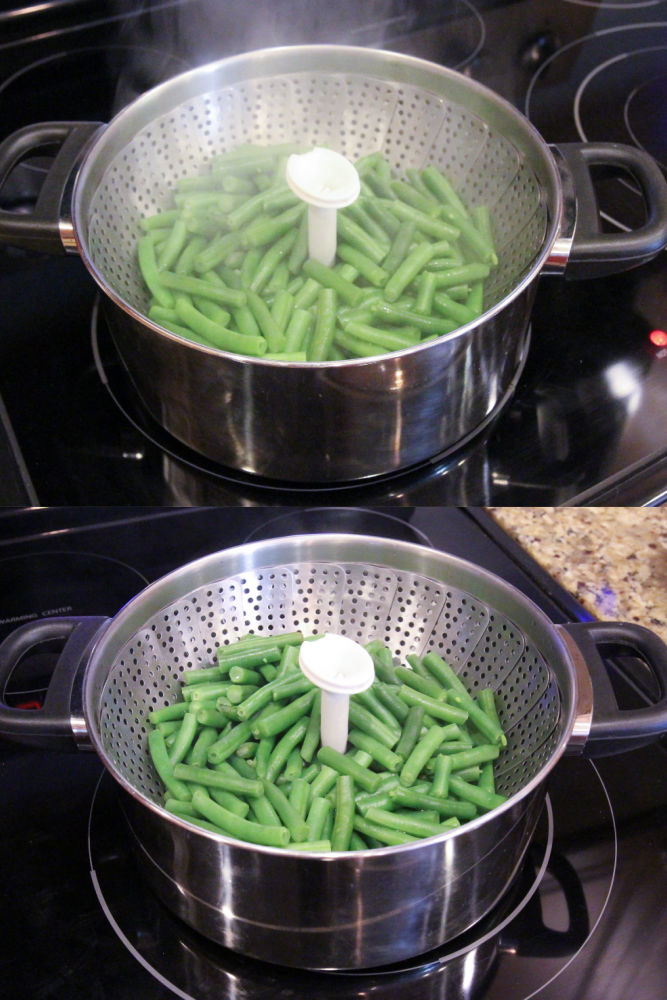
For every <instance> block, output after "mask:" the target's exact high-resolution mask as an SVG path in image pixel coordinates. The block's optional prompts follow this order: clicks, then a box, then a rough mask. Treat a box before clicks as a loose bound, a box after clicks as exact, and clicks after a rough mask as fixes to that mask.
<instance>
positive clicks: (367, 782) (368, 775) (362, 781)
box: [317, 746, 380, 792]
mask: <svg viewBox="0 0 667 1000" xmlns="http://www.w3.org/2000/svg"><path fill="white" fill-rule="evenodd" d="M317 759H318V760H319V761H320V763H321V764H326V766H327V767H331V768H333V769H334V770H335V771H337V772H338V774H346V775H349V776H350V777H351V778H354V781H355V784H358V785H360V786H361V787H362V788H364V789H365V790H366V791H368V792H374V791H375V790H376V788H377V786H378V783H379V781H380V775H379V774H377V773H376V772H374V771H369V770H368V768H367V767H363V766H362V765H361V764H359V763H357V761H356V760H354V759H353V758H352V757H350V756H349V755H348V754H343V753H340V751H338V750H334V748H333V747H329V746H322V747H320V749H319V750H318V751H317Z"/></svg>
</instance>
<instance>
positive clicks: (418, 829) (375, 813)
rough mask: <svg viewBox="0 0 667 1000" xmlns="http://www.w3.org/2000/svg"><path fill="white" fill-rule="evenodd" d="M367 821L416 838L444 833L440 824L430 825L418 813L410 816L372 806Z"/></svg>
mask: <svg viewBox="0 0 667 1000" xmlns="http://www.w3.org/2000/svg"><path fill="white" fill-rule="evenodd" d="M366 819H367V820H368V822H369V823H375V824H377V825H379V826H386V827H389V829H391V830H400V831H401V832H402V833H410V834H412V836H414V837H433V836H435V835H436V834H438V833H442V830H441V828H440V824H439V823H429V822H427V821H425V820H424V819H423V817H421V816H419V815H418V814H417V813H413V815H412V816H409V815H406V814H402V813H396V812H390V811H388V810H386V809H378V807H377V806H371V808H370V809H369V810H368V811H367V813H366Z"/></svg>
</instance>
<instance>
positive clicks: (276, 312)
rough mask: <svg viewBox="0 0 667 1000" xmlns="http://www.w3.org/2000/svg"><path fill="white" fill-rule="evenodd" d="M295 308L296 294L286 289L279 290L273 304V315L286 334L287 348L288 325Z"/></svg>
mask: <svg viewBox="0 0 667 1000" xmlns="http://www.w3.org/2000/svg"><path fill="white" fill-rule="evenodd" d="M293 308H294V296H293V295H291V294H290V293H289V292H288V291H286V290H280V291H278V292H277V293H276V297H275V298H274V300H273V303H272V305H271V315H272V316H273V318H274V320H275V323H276V326H277V327H278V329H279V330H280V332H281V333H282V334H285V348H287V335H286V332H287V325H288V323H289V320H290V317H291V315H292V310H293Z"/></svg>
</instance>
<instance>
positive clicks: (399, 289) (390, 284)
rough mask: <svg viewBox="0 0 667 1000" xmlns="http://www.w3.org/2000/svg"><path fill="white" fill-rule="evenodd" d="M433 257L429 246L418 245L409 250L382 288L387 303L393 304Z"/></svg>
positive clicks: (424, 244)
mask: <svg viewBox="0 0 667 1000" xmlns="http://www.w3.org/2000/svg"><path fill="white" fill-rule="evenodd" d="M432 255H433V251H432V248H431V245H430V244H428V243H419V244H418V245H417V246H416V247H415V248H414V249H413V250H410V252H409V253H408V255H407V256H406V257H405V259H404V260H403V261H402V262H401V263H400V264H399V266H398V267H397V268H396V270H395V271H394V273H393V274H392V275H391V277H390V278H389V279H388V281H387V283H386V284H385V286H384V296H385V299H386V300H387V301H388V302H395V301H396V299H398V298H399V297H400V296H401V294H402V293H403V291H404V289H405V288H407V286H408V285H409V284H410V283H411V282H412V281H413V280H414V279H415V278H416V277H417V275H418V274H419V272H420V271H421V270H423V268H424V267H425V266H426V264H428V262H429V260H430V259H431V257H432Z"/></svg>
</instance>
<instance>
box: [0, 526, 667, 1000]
mask: <svg viewBox="0 0 667 1000" xmlns="http://www.w3.org/2000/svg"><path fill="white" fill-rule="evenodd" d="M304 530H305V531H318V530H337V531H345V532H354V531H360V532H362V533H365V534H380V535H384V536H386V537H390V538H400V539H406V540H412V541H416V542H419V543H421V544H427V545H432V546H435V547H436V548H441V549H444V550H446V551H449V552H451V553H453V554H455V555H458V556H461V557H463V558H467V559H469V560H470V561H472V562H475V563H478V564H479V565H482V566H485V567H486V568H487V569H489V570H491V571H493V572H495V573H498V574H500V575H502V576H503V577H504V578H505V579H506V580H508V581H509V582H510V583H512V584H514V585H515V586H517V587H520V588H521V589H522V590H524V592H525V593H526V594H527V595H528V596H530V597H531V598H533V599H534V600H536V601H537V603H538V604H539V605H540V606H541V607H542V608H543V609H544V610H545V611H546V612H547V613H548V614H549V616H550V617H551V619H552V620H553V621H554V622H565V621H576V620H583V619H586V618H587V617H589V616H588V615H587V614H586V612H585V611H584V610H583V609H582V608H581V607H580V606H578V605H577V603H576V602H575V601H574V600H573V599H572V598H571V596H570V595H568V594H567V593H565V592H564V591H562V590H561V588H560V587H559V586H558V585H557V584H555V583H554V581H553V580H551V579H550V578H549V577H548V576H547V575H546V574H545V573H544V571H543V570H541V569H540V568H539V567H538V566H537V565H536V564H535V563H534V562H533V561H532V560H531V559H530V558H528V557H527V556H526V555H525V553H523V552H522V550H520V549H519V548H518V547H517V546H516V545H515V543H513V542H512V541H511V540H510V539H509V538H508V537H507V536H506V535H505V534H504V533H503V532H502V531H500V530H499V529H498V528H497V526H496V525H495V524H494V522H493V521H492V520H491V519H490V518H489V516H488V515H487V514H486V513H485V512H483V511H479V510H473V509H469V510H462V509H457V508H443V509H438V508H433V507H417V508H414V507H405V508H402V509H398V508H381V507H377V508H365V509H362V508H343V509H341V508H306V509H304V508H295V507H290V508H271V509H267V508H265V509H263V510H260V509H253V508H241V507H238V508H234V509H231V508H206V509H176V510H171V511H165V510H157V509H145V508H127V509H125V510H120V509H118V508H116V509H109V508H94V509H91V508H81V509H78V510H77V509H73V508H66V509H45V510H23V511H21V510H15V511H7V512H5V513H4V514H3V515H1V516H0V638H3V637H4V636H5V635H7V634H9V633H10V632H11V631H12V630H13V629H14V628H15V627H16V626H17V625H18V624H20V623H21V622H22V621H27V620H32V619H35V618H40V617H43V616H44V615H53V614H58V615H63V614H65V615H67V614H76V615H80V614H97V615H99V614H102V615H113V614H114V613H115V612H116V611H117V610H118V609H119V608H120V607H121V606H122V605H123V604H124V603H125V602H126V601H128V600H129V599H131V597H132V596H133V595H134V594H135V593H137V592H138V591H139V590H140V589H141V588H142V587H143V586H144V585H145V583H146V582H147V581H150V580H153V579H155V578H157V577H159V576H161V575H163V574H164V573H166V572H168V571H169V570H171V569H174V568H176V567H178V566H180V565H182V564H183V563H185V562H187V561H189V560H190V559H194V558H198V557H200V556H202V555H204V554H206V553H208V552H211V551H214V550H216V549H220V548H223V547H226V546H229V545H234V544H242V543H243V542H244V541H246V540H248V539H257V538H261V537H270V536H272V535H284V534H289V533H292V532H301V531H304ZM51 663H52V660H50V659H49V657H48V656H46V657H42V658H40V659H38V660H36V661H35V662H34V663H32V664H30V663H28V664H27V665H26V664H24V665H23V668H22V673H21V677H20V679H19V681H18V682H13V685H12V691H11V692H10V693H7V694H6V695H5V697H6V698H7V699H8V700H12V702H13V703H19V704H26V703H30V702H32V701H35V699H36V700H38V701H39V700H40V699H41V698H42V697H43V691H42V689H43V680H42V677H43V676H44V675H45V674H47V673H48V670H49V669H50V666H51ZM21 685H22V686H21ZM665 749H666V748H665V746H664V745H663V744H661V743H657V744H653V745H652V746H648V747H643V748H642V749H639V750H634V751H632V752H629V753H625V754H621V755H618V756H614V757H603V758H599V759H597V760H595V761H592V760H588V759H586V758H582V757H564V758H562V759H561V761H559V763H558V765H557V766H556V767H555V769H554V770H553V772H552V776H551V777H550V781H549V786H548V797H547V805H546V807H545V811H544V814H543V816H542V817H541V819H540V822H539V824H538V829H537V832H536V835H535V838H534V841H533V843H532V845H531V848H530V850H529V852H528V855H527V859H526V862H525V864H524V865H523V867H522V871H521V872H520V874H519V876H518V877H517V879H516V880H515V882H514V883H513V884H512V886H511V887H510V889H509V890H508V892H507V894H506V895H505V897H504V898H503V900H502V901H501V903H500V904H499V905H498V906H497V907H496V908H495V909H494V911H493V912H492V913H491V914H490V915H489V916H488V918H484V920H483V921H482V922H481V923H480V924H478V925H477V926H476V927H475V928H473V929H472V931H470V932H468V933H467V934H465V935H462V936H461V937H460V938H457V939H456V940H455V941H453V942H450V943H449V944H448V945H447V946H444V947H443V948H442V949H439V950H438V951H436V952H433V953H430V954H429V955H428V956H422V957H418V958H416V959H414V960H412V961H409V962H405V963H403V964H402V965H401V966H400V967H393V968H391V969H384V970H379V971H375V972H373V973H368V974H361V973H355V974H329V975H324V974H314V973H307V972H296V971H294V970H284V969H280V968H278V967H274V966H270V965H266V964H263V963H259V962H255V961H252V960H250V959H245V958H243V957H241V956H238V955H235V954H233V953H231V952H229V951H226V950H225V949H223V948H220V947H218V946H215V945H212V944H211V943H210V942H207V941H205V940H204V939H203V938H202V937H201V936H200V935H198V934H197V933H195V932H194V931H192V930H190V929H189V928H188V927H186V926H185V925H184V924H183V923H181V922H180V921H179V920H178V919H176V918H175V917H173V916H172V915H171V913H170V912H169V911H167V910H166V909H165V908H164V907H163V906H162V904H161V903H159V902H158V901H157V899H156V898H155V897H154V896H153V895H152V893H151V892H150V890H148V888H147V887H146V885H145V884H144V883H143V881H142V879H141V877H140V876H139V875H138V873H137V872H136V870H135V867H134V862H133V858H132V854H131V851H130V849H129V845H128V842H127V831H126V828H125V826H124V823H123V820H122V814H121V812H120V809H119V803H118V801H117V799H116V796H115V790H114V787H113V781H112V780H111V778H110V777H109V776H108V774H107V773H106V772H105V771H104V769H103V768H102V765H101V763H100V762H99V760H98V759H97V757H96V756H95V755H94V754H93V753H89V752H85V751H77V752H73V753H66V752H58V751H46V750H38V749H32V748H29V747H24V746H19V745H18V744H13V743H10V742H7V741H3V740H0V795H1V796H2V809H0V841H1V842H2V847H3V849H2V852H0V885H1V886H2V892H0V926H2V934H0V983H2V988H0V994H1V995H2V996H11V997H12V998H13V1000H79V998H81V1000H84V998H85V1000H91V998H95V1000H136V998H137V997H142V998H146V1000H168V998H170V997H173V996H179V997H181V998H191V1000H213V998H214V997H215V998H216V1000H269V998H271V1000H304V998H306V997H307V998H309V1000H318V998H320V997H322V998H326V1000H332V998H339V1000H357V998H358V1000H360V998H362V997H365V996H375V997H378V998H391V1000H420V998H422V997H423V998H428V1000H436V998H437V1000H528V998H530V997H540V998H542V1000H561V998H562V997H577V998H580V1000H626V998H627V997H628V996H631V997H633V1000H657V997H658V996H660V995H661V993H662V983H664V976H665V971H666V968H665V958H664V949H663V948H662V947H661V943H662V942H664V940H665V933H666V932H667V926H666V920H667V917H666V911H665V908H664V895H665V888H666V887H667V886H666V884H665V869H664V830H665V819H666V817H667V781H666V779H665V775H666V770H665Z"/></svg>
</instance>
